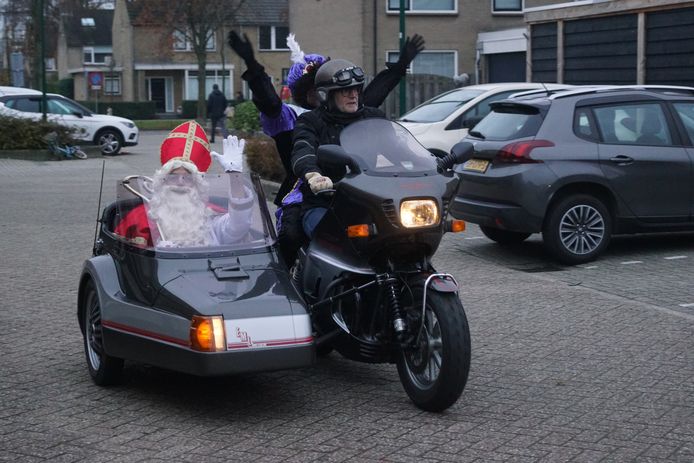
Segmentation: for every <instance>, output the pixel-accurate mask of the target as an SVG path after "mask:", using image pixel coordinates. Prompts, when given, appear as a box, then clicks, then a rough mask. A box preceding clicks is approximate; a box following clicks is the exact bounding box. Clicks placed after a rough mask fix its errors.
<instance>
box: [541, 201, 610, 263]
mask: <svg viewBox="0 0 694 463" xmlns="http://www.w3.org/2000/svg"><path fill="white" fill-rule="evenodd" d="M611 235H612V217H611V216H610V213H609V211H608V209H607V207H606V206H605V204H604V203H603V202H602V201H600V200H599V199H597V198H595V197H593V196H588V195H571V196H567V197H566V198H564V199H562V200H561V201H559V202H558V203H557V204H555V205H554V206H552V208H551V209H550V210H549V213H548V215H547V218H546V220H545V226H544V229H543V231H542V239H543V241H544V245H545V248H546V249H547V251H548V252H549V253H550V254H551V255H552V256H553V257H554V258H556V259H557V260H559V261H560V262H562V263H564V264H568V265H576V264H582V263H584V262H589V261H591V260H593V259H595V258H596V257H597V256H598V254H600V253H601V252H602V251H603V250H604V249H605V247H606V246H607V244H608V243H609V241H610V237H611Z"/></svg>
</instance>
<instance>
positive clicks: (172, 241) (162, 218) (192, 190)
mask: <svg viewBox="0 0 694 463" xmlns="http://www.w3.org/2000/svg"><path fill="white" fill-rule="evenodd" d="M158 183H159V182H155V189H154V192H153V193H154V194H153V195H152V199H151V200H150V201H149V211H148V216H149V218H150V220H151V221H152V225H153V226H154V224H155V223H156V225H157V226H158V228H159V230H160V231H161V234H162V235H163V237H162V239H164V240H166V241H167V243H166V244H167V245H169V246H177V247H197V246H209V245H211V244H212V243H210V233H209V230H208V222H207V220H208V217H207V206H206V205H205V201H204V200H203V198H202V196H201V194H200V191H199V190H198V188H197V186H192V187H183V186H177V185H166V184H161V183H159V184H158Z"/></svg>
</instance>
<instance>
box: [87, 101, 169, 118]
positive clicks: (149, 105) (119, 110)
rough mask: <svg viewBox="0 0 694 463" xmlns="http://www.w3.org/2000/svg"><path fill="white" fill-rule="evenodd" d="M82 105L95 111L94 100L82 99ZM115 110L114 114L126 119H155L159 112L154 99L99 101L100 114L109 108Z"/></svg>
mask: <svg viewBox="0 0 694 463" xmlns="http://www.w3.org/2000/svg"><path fill="white" fill-rule="evenodd" d="M79 103H80V104H81V105H83V106H86V107H87V108H89V109H90V110H91V111H94V112H97V111H95V107H96V104H95V102H94V101H80V102H79ZM109 107H110V108H111V109H112V110H113V113H112V114H113V115H114V116H120V117H125V118H126V119H133V120H135V119H154V118H156V113H157V104H156V103H155V102H154V101H139V102H133V101H99V111H98V113H99V114H106V111H107V109H108V108H109Z"/></svg>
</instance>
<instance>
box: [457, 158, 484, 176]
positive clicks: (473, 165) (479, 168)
mask: <svg viewBox="0 0 694 463" xmlns="http://www.w3.org/2000/svg"><path fill="white" fill-rule="evenodd" d="M487 167H489V161H487V160H486V159H468V160H467V161H465V164H463V170H474V171H475V172H482V173H485V172H486V171H487Z"/></svg>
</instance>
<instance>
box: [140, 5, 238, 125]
mask: <svg viewBox="0 0 694 463" xmlns="http://www.w3.org/2000/svg"><path fill="white" fill-rule="evenodd" d="M245 1H246V0H216V1H214V2H210V1H209V0H183V1H177V2H172V1H170V0H130V4H131V5H134V6H136V8H137V11H139V19H140V20H141V21H143V22H148V23H153V24H158V25H159V26H161V27H163V30H164V31H165V33H166V34H168V35H169V36H172V35H173V34H174V33H175V34H177V36H178V37H179V39H182V40H185V41H186V42H187V43H189V44H190V46H191V49H192V51H193V53H195V57H196V60H197V64H198V103H197V113H198V117H199V118H203V119H204V118H206V113H207V105H206V104H205V99H206V95H205V77H206V67H207V53H208V51H210V50H208V43H211V41H212V40H213V37H214V34H215V33H216V32H217V31H218V30H220V29H221V28H222V26H223V25H224V24H228V23H231V22H233V21H234V17H235V15H236V14H237V13H238V11H239V9H240V8H241V6H243V4H244V3H245ZM220 40H221V41H222V42H223V41H224V40H226V37H220ZM220 46H222V44H220Z"/></svg>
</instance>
